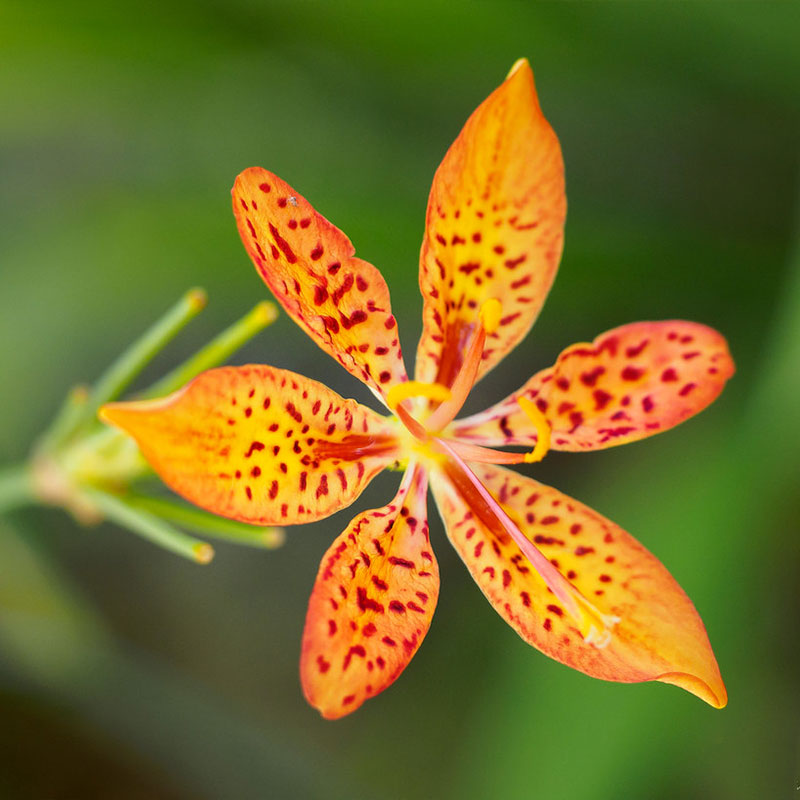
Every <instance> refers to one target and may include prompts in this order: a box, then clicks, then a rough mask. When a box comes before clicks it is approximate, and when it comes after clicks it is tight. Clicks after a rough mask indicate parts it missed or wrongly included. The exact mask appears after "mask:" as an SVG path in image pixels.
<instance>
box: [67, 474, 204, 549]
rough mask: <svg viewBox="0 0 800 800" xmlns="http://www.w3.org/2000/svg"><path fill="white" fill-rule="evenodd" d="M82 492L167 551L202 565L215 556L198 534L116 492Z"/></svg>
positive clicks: (112, 517) (114, 518)
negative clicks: (144, 508)
mask: <svg viewBox="0 0 800 800" xmlns="http://www.w3.org/2000/svg"><path fill="white" fill-rule="evenodd" d="M82 493H83V494H85V495H86V496H87V497H88V498H89V500H91V502H92V503H94V505H95V506H96V507H97V509H98V510H99V511H100V512H102V514H103V515H104V516H106V517H108V519H110V520H112V521H113V522H116V523H117V524H119V525H122V526H123V527H124V528H128V529H129V530H131V531H133V532H134V533H138V534H139V536H142V537H144V538H145V539H148V540H149V541H151V542H153V543H154V544H157V545H159V546H160V547H163V548H165V549H166V550H170V551H172V552H173V553H177V554H178V555H179V556H183V557H184V558H188V559H189V560H190V561H194V562H196V563H198V564H207V563H208V562H209V561H211V559H212V558H213V557H214V548H213V547H211V545H210V544H208V543H207V542H202V541H200V539H195V537H194V536H189V534H188V533H184V532H183V531H179V530H178V529H177V528H173V527H172V525H170V524H168V523H166V522H164V521H163V520H160V519H159V518H158V517H155V516H153V515H152V514H149V513H148V512H147V511H143V510H140V509H138V508H134V507H133V506H131V505H129V504H128V503H127V502H125V501H124V500H123V499H121V498H119V497H116V496H115V495H112V494H107V493H106V492H103V491H100V490H99V489H93V488H88V487H86V488H84V489H83V490H82Z"/></svg>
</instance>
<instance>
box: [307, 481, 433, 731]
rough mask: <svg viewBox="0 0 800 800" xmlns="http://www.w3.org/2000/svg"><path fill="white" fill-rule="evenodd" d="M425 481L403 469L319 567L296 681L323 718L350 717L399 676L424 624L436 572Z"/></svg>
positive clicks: (429, 613) (422, 634) (428, 619)
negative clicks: (399, 480)
mask: <svg viewBox="0 0 800 800" xmlns="http://www.w3.org/2000/svg"><path fill="white" fill-rule="evenodd" d="M426 493H427V477H426V476H425V473H424V471H422V470H415V469H414V468H413V467H411V468H409V470H408V471H407V472H406V476H405V478H404V480H403V484H402V486H401V487H400V491H399V493H398V495H397V496H396V497H395V498H394V500H393V501H392V502H391V503H390V504H389V505H388V506H384V507H383V508H381V509H377V510H375V511H365V512H364V513H362V514H359V515H358V516H357V517H355V519H353V521H352V522H351V523H350V525H348V527H347V529H346V530H345V531H344V533H342V535H341V536H339V538H338V539H336V541H335V542H334V543H333V545H331V548H330V549H329V550H328V552H327V553H326V554H325V557H324V558H323V559H322V563H321V565H320V569H319V574H318V575H317V581H316V583H315V585H314V591H313V592H312V594H311V601H310V603H309V606H308V616H307V618H306V628H305V632H304V633H303V653H302V656H301V659H300V676H301V679H302V683H303V691H304V692H305V695H306V698H307V699H308V702H309V703H311V705H312V706H314V707H315V708H317V709H319V711H320V712H321V713H322V716H324V717H328V718H329V719H335V718H336V717H341V716H344V715H345V714H349V713H350V712H351V711H354V710H355V709H356V708H358V707H359V706H360V705H361V704H362V703H363V702H364V701H365V700H367V699H369V698H370V697H372V696H374V695H376V694H378V692H381V691H383V690H384V689H385V688H386V687H387V686H389V685H390V684H391V683H392V682H393V681H394V680H395V678H397V676H398V675H399V674H400V673H401V672H402V671H403V670H404V669H405V667H406V665H407V664H408V663H409V661H411V658H412V656H413V655H414V653H416V651H417V648H418V647H419V646H420V644H421V643H422V640H423V638H424V637H425V634H426V633H427V632H428V628H429V627H430V624H431V618H432V617H433V610H434V608H435V607H436V600H437V598H438V596H439V569H438V566H437V564H436V560H435V558H434V556H433V553H432V551H431V549H430V544H429V542H428V522H427V511H426Z"/></svg>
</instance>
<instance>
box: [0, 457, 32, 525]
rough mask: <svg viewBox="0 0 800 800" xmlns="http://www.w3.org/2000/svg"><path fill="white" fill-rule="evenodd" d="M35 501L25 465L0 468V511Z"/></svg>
mask: <svg viewBox="0 0 800 800" xmlns="http://www.w3.org/2000/svg"><path fill="white" fill-rule="evenodd" d="M35 502H36V498H35V496H34V493H33V482H32V481H31V476H30V472H29V470H28V467H27V465H24V464H19V465H17V466H14V467H5V468H3V469H2V470H0V513H2V512H3V511H9V510H10V509H12V508H16V507H17V506H24V505H28V504H29V503H35Z"/></svg>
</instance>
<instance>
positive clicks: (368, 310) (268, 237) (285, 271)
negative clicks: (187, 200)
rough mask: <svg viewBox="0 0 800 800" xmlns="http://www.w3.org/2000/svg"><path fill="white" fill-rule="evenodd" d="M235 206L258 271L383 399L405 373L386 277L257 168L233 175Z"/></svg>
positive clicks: (305, 202)
mask: <svg viewBox="0 0 800 800" xmlns="http://www.w3.org/2000/svg"><path fill="white" fill-rule="evenodd" d="M233 211H234V214H235V216H236V224H237V225H238V227H239V234H240V235H241V237H242V242H244V246H245V248H246V250H247V252H248V254H249V255H250V258H252V259H253V263H254V264H255V266H256V269H257V270H258V272H259V274H260V275H261V277H262V278H263V279H264V281H265V282H266V284H267V286H269V288H270V289H271V290H272V292H273V294H274V295H275V297H276V298H277V300H278V302H280V304H281V305H282V306H283V307H284V309H286V312H287V313H288V314H289V316H291V317H292V319H294V320H295V322H297V323H298V324H299V325H300V326H301V327H302V328H303V329H304V330H305V331H306V333H308V335H309V336H310V337H311V338H312V339H313V340H314V341H315V342H316V343H317V344H318V345H319V346H320V347H321V348H322V349H323V350H324V351H325V352H326V353H330V355H332V356H333V357H334V358H335V359H337V360H338V361H339V362H340V363H341V364H342V366H344V368H345V369H347V370H348V371H349V372H351V373H352V374H353V375H355V376H356V377H357V378H359V379H361V380H362V381H364V383H366V384H367V386H369V388H370V389H371V390H372V391H373V393H374V394H375V395H376V396H377V397H378V398H379V399H382V397H383V392H384V387H386V386H391V385H392V384H394V383H399V382H401V381H404V380H406V371H405V366H404V365H403V359H402V355H401V351H400V344H399V341H398V337H397V325H396V323H395V318H394V316H393V315H392V309H391V303H390V301H389V289H388V288H387V286H386V281H384V279H383V277H382V275H381V274H380V272H378V270H377V269H375V267H373V266H372V264H368V263H367V262H366V261H362V260H361V259H360V258H355V256H354V253H355V248H354V247H353V245H352V244H351V242H350V240H349V239H348V238H347V236H345V235H344V233H342V231H340V230H339V229H338V228H337V227H336V226H335V225H332V224H331V223H330V222H328V220H327V219H325V217H323V216H322V215H321V214H319V213H317V212H316V211H315V210H314V208H313V207H312V206H311V204H310V203H309V202H308V200H306V199H305V198H304V197H303V196H302V195H300V194H299V193H298V192H296V191H295V190H294V189H292V187H291V186H289V184H288V183H285V182H284V181H282V180H281V179H280V178H278V177H277V176H276V175H273V174H272V173H271V172H268V171H267V170H265V169H261V168H260V167H252V168H250V169H246V170H245V171H244V172H242V173H241V174H240V175H239V176H238V177H237V178H236V183H235V184H234V187H233Z"/></svg>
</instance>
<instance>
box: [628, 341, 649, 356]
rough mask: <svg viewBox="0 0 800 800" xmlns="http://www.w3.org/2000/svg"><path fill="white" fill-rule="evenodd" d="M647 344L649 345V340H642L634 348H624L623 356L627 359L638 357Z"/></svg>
mask: <svg viewBox="0 0 800 800" xmlns="http://www.w3.org/2000/svg"><path fill="white" fill-rule="evenodd" d="M649 343H650V340H649V339H643V340H642V341H641V342H639V344H637V345H636V346H634V347H626V348H625V355H626V356H627V357H628V358H636V356H638V355H640V354H641V352H642V350H644V349H645V347H647V345H648V344H649Z"/></svg>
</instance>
